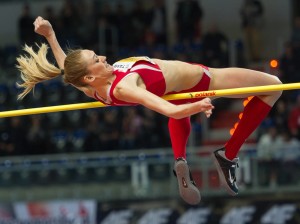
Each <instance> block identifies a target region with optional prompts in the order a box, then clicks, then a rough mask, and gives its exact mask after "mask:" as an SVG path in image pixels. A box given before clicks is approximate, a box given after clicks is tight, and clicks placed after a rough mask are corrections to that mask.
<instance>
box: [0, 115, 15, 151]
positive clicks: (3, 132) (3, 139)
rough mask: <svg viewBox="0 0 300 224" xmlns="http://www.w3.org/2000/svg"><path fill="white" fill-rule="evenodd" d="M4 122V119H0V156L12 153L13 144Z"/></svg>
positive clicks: (5, 121)
mask: <svg viewBox="0 0 300 224" xmlns="http://www.w3.org/2000/svg"><path fill="white" fill-rule="evenodd" d="M6 123H7V120H6V119H2V120H1V121H0V156H9V155H13V152H14V144H13V142H12V141H11V138H10V135H9V132H8V127H7V125H6Z"/></svg>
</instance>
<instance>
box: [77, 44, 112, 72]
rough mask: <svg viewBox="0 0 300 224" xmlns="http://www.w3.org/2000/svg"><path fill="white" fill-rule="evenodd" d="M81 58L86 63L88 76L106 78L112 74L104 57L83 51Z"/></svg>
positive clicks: (110, 67)
mask: <svg viewBox="0 0 300 224" xmlns="http://www.w3.org/2000/svg"><path fill="white" fill-rule="evenodd" d="M82 57H83V58H84V60H86V62H87V69H88V71H89V74H88V75H92V76H95V77H106V76H110V75H111V74H112V73H113V67H112V66H111V65H110V64H108V63H107V61H106V57H105V56H98V55H96V54H95V52H94V51H90V50H83V51H82Z"/></svg>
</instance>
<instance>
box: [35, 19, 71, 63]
mask: <svg viewBox="0 0 300 224" xmlns="http://www.w3.org/2000/svg"><path fill="white" fill-rule="evenodd" d="M33 25H34V31H35V32H36V33H38V34H40V35H42V36H44V37H45V38H46V40H47V41H48V43H49V45H50V47H51V50H52V52H53V54H54V57H55V60H56V62H57V64H58V66H59V68H60V69H64V61H65V58H66V54H65V52H64V51H63V50H62V48H61V46H60V45H59V43H58V41H57V38H56V35H55V32H54V30H53V28H52V25H51V24H50V22H49V21H48V20H45V19H43V18H42V17H40V16H38V17H37V18H36V19H35V21H34V23H33Z"/></svg>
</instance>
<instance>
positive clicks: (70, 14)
mask: <svg viewBox="0 0 300 224" xmlns="http://www.w3.org/2000/svg"><path fill="white" fill-rule="evenodd" d="M59 19H60V21H61V23H62V27H63V33H61V35H62V36H63V37H62V40H63V39H64V40H65V41H67V43H62V46H65V45H66V44H68V45H69V47H72V46H74V45H77V44H78V42H79V41H78V23H79V16H78V11H77V8H76V6H75V4H74V3H73V1H72V0H64V4H63V7H62V9H61V12H60V15H59ZM70 45H71V46H70Z"/></svg>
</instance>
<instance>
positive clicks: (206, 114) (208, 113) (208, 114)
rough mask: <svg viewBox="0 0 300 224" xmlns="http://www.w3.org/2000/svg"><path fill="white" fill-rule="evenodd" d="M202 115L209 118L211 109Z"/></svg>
mask: <svg viewBox="0 0 300 224" xmlns="http://www.w3.org/2000/svg"><path fill="white" fill-rule="evenodd" d="M204 113H205V116H206V117H207V118H210V116H211V115H212V109H210V110H206V111H204Z"/></svg>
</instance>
